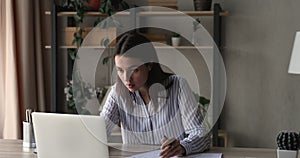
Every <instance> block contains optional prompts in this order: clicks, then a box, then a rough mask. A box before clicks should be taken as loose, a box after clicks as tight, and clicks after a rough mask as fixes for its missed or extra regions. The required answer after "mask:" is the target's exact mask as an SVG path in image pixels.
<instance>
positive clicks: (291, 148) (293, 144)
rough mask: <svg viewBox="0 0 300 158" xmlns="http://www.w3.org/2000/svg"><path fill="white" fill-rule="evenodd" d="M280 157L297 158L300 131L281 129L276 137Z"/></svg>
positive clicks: (299, 145)
mask: <svg viewBox="0 0 300 158" xmlns="http://www.w3.org/2000/svg"><path fill="white" fill-rule="evenodd" d="M276 141H277V145H278V149H277V157H278V158H297V154H298V150H299V147H300V142H299V141H300V140H299V133H298V132H293V131H281V132H279V134H278V135H277V138H276Z"/></svg>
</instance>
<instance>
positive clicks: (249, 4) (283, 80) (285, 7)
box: [217, 0, 300, 148]
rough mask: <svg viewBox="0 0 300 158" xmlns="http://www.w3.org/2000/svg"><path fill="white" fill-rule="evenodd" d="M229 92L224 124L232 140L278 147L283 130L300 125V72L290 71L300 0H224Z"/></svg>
mask: <svg viewBox="0 0 300 158" xmlns="http://www.w3.org/2000/svg"><path fill="white" fill-rule="evenodd" d="M217 2H220V3H221V4H222V6H223V9H225V10H228V11H229V12H230V15H229V16H228V17H226V18H225V19H224V23H223V24H224V36H225V39H224V40H225V41H224V43H223V44H224V45H225V49H224V62H225V67H226V71H227V86H228V88H227V97H226V102H225V106H224V109H223V115H222V117H221V126H222V128H224V129H226V130H227V131H228V132H229V145H230V146H239V147H272V148H273V147H276V143H275V138H276V135H277V133H278V132H279V131H280V130H283V129H287V130H296V131H299V130H300V123H299V122H300V115H299V110H300V93H299V92H300V75H292V74H288V72H287V71H288V65H289V60H290V56H291V50H292V46H293V41H294V36H295V32H296V30H300V21H299V17H300V10H299V9H298V7H299V6H300V1H297V0H285V1H282V0H264V1H260V0H251V1H249V0H226V1H225V0H221V1H217Z"/></svg>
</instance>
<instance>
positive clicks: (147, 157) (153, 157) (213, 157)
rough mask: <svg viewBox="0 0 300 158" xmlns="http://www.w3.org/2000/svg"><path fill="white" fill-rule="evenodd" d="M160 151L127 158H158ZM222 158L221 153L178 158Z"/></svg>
mask: <svg viewBox="0 0 300 158" xmlns="http://www.w3.org/2000/svg"><path fill="white" fill-rule="evenodd" d="M159 153H160V150H153V151H149V152H145V153H142V154H136V155H133V156H130V157H128V158H157V157H159ZM181 157H182V158H222V153H199V154H192V155H188V156H180V158H181Z"/></svg>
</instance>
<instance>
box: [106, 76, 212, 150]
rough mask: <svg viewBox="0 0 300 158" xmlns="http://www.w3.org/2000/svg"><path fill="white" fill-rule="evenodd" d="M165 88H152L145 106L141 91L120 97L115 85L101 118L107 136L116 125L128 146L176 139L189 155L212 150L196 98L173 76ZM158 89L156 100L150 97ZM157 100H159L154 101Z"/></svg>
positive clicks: (184, 84) (179, 78)
mask: <svg viewBox="0 0 300 158" xmlns="http://www.w3.org/2000/svg"><path fill="white" fill-rule="evenodd" d="M166 82H167V83H166V85H168V84H169V85H171V86H170V87H168V89H167V90H165V89H164V86H162V85H159V84H154V85H152V86H151V87H150V90H149V91H150V97H151V101H150V103H149V104H148V105H145V103H144V101H143V99H142V97H141V95H140V93H139V92H138V91H136V92H134V93H132V94H131V95H129V94H130V93H129V92H128V95H125V96H124V95H122V96H121V95H120V92H119V90H118V88H116V87H117V86H116V85H114V86H113V87H112V89H111V91H110V93H109V96H108V97H107V100H106V103H105V105H104V107H103V110H102V112H101V115H102V116H104V118H105V120H106V128H107V134H108V135H110V133H111V130H112V129H113V127H114V126H115V125H121V131H122V139H123V143H125V144H157V145H158V144H161V139H162V138H163V136H164V135H165V136H167V137H175V138H177V139H178V140H180V144H181V145H182V146H183V147H184V148H185V150H186V154H191V153H195V152H202V151H204V150H206V149H208V148H209V145H210V135H209V130H208V129H207V128H206V127H205V123H204V121H203V117H202V115H201V113H200V112H199V108H198V105H197V102H196V100H195V97H194V95H193V93H192V91H191V89H190V87H189V86H188V83H187V82H186V80H185V79H183V78H182V77H179V76H177V75H172V76H170V77H169V78H168V79H167V81H166ZM152 89H155V90H156V91H155V92H157V91H158V92H157V93H154V94H156V97H155V96H154V97H153V96H151V90H152ZM153 98H156V99H153Z"/></svg>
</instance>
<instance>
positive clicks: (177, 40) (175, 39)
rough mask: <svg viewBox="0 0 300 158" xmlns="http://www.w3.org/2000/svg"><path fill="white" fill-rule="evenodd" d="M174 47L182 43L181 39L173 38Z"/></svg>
mask: <svg viewBox="0 0 300 158" xmlns="http://www.w3.org/2000/svg"><path fill="white" fill-rule="evenodd" d="M171 40H172V46H179V43H180V37H172V38H171Z"/></svg>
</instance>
